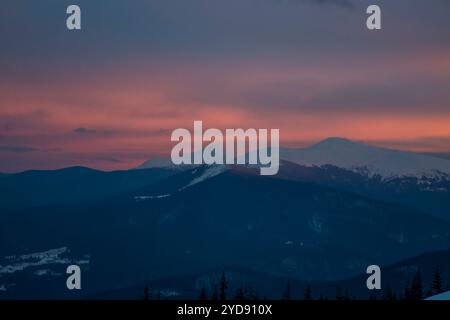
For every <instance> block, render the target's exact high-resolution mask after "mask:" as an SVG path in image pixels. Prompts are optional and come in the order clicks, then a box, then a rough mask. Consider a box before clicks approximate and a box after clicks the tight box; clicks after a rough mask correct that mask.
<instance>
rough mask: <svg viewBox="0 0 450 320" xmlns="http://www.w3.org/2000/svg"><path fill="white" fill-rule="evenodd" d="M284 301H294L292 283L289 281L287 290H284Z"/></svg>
mask: <svg viewBox="0 0 450 320" xmlns="http://www.w3.org/2000/svg"><path fill="white" fill-rule="evenodd" d="M282 299H283V300H291V299H292V296H291V282H290V281H289V280H288V282H287V283H286V288H285V289H284V292H283V296H282Z"/></svg>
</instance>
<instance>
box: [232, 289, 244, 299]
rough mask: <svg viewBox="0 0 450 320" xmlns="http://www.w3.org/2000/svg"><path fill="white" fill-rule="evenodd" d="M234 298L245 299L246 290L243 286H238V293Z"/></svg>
mask: <svg viewBox="0 0 450 320" xmlns="http://www.w3.org/2000/svg"><path fill="white" fill-rule="evenodd" d="M234 300H245V291H244V287H243V286H240V287H239V288H237V290H236V293H235V295H234Z"/></svg>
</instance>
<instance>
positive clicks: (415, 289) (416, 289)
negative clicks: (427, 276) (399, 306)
mask: <svg viewBox="0 0 450 320" xmlns="http://www.w3.org/2000/svg"><path fill="white" fill-rule="evenodd" d="M409 298H410V299H411V300H422V299H423V285H422V275H421V273H420V269H419V270H417V272H416V274H415V275H414V278H413V279H412V282H411V288H410V291H409Z"/></svg>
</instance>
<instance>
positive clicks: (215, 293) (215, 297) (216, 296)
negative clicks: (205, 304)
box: [211, 285, 219, 301]
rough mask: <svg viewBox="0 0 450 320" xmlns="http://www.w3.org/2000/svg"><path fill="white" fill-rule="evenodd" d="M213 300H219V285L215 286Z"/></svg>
mask: <svg viewBox="0 0 450 320" xmlns="http://www.w3.org/2000/svg"><path fill="white" fill-rule="evenodd" d="M211 300H213V301H217V300H219V290H218V288H217V285H215V286H214V289H213V292H212V294H211Z"/></svg>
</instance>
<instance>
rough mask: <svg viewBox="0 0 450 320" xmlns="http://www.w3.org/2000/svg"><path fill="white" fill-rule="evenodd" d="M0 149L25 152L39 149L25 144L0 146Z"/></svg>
mask: <svg viewBox="0 0 450 320" xmlns="http://www.w3.org/2000/svg"><path fill="white" fill-rule="evenodd" d="M0 151H6V152H14V153H25V152H34V151H39V149H36V148H32V147H26V146H0Z"/></svg>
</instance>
